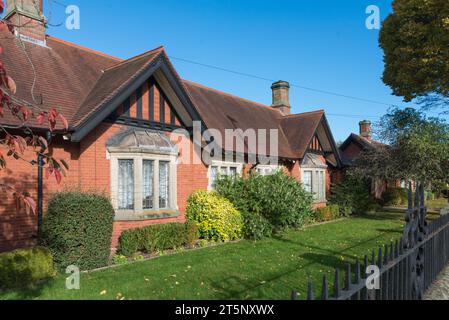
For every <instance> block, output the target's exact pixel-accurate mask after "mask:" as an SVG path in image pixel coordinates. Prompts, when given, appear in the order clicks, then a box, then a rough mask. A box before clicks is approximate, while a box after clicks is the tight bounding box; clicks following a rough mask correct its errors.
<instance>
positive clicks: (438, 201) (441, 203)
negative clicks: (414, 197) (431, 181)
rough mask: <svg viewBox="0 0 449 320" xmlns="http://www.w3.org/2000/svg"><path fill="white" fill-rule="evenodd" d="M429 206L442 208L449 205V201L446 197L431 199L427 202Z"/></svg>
mask: <svg viewBox="0 0 449 320" xmlns="http://www.w3.org/2000/svg"><path fill="white" fill-rule="evenodd" d="M426 205H427V207H429V208H430V209H442V208H444V207H446V206H447V205H448V201H447V199H445V198H441V199H435V200H430V201H427V202H426Z"/></svg>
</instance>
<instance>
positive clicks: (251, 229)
mask: <svg viewBox="0 0 449 320" xmlns="http://www.w3.org/2000/svg"><path fill="white" fill-rule="evenodd" d="M217 192H218V194H220V195H221V196H223V197H225V198H227V199H229V200H230V201H231V202H232V203H233V204H234V205H235V207H236V208H237V209H238V210H239V211H240V212H241V213H242V215H243V220H244V222H245V224H244V229H243V234H244V236H245V238H250V239H260V238H262V237H264V236H271V235H272V234H273V232H276V231H281V230H283V229H286V228H290V227H291V228H298V227H300V226H302V225H303V224H304V222H305V218H306V217H309V216H310V215H311V214H312V203H313V197H312V195H311V194H309V193H307V192H306V191H305V190H304V188H303V187H302V185H301V184H300V183H298V182H297V181H296V180H295V178H293V177H290V176H287V175H286V174H285V173H283V172H277V173H276V174H274V175H270V176H261V175H258V174H253V173H252V174H250V175H249V176H248V177H224V178H223V179H220V180H219V181H217Z"/></svg>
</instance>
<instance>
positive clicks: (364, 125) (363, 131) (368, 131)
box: [359, 120, 373, 140]
mask: <svg viewBox="0 0 449 320" xmlns="http://www.w3.org/2000/svg"><path fill="white" fill-rule="evenodd" d="M359 126H360V135H361V136H362V137H364V138H366V139H368V140H371V139H372V137H373V131H372V128H371V121H368V120H363V121H360V123H359Z"/></svg>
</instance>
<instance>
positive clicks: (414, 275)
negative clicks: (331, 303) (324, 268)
mask: <svg viewBox="0 0 449 320" xmlns="http://www.w3.org/2000/svg"><path fill="white" fill-rule="evenodd" d="M417 189H418V190H417V191H416V192H415V197H414V201H413V195H412V190H411V186H410V189H409V205H408V210H407V212H406V215H405V220H406V226H405V228H404V234H403V236H402V238H401V239H400V240H398V241H396V242H395V243H389V244H387V245H385V246H384V247H381V248H379V249H378V250H373V251H372V255H371V257H368V256H365V258H364V261H361V262H360V261H356V262H355V264H354V265H351V264H347V266H346V269H345V270H344V271H343V273H344V276H343V277H342V275H341V271H340V270H339V269H336V270H335V277H334V279H333V285H332V290H330V288H329V281H328V279H327V277H326V276H324V277H323V281H322V284H320V285H321V296H320V297H315V296H314V287H313V284H312V283H311V282H309V284H308V289H307V299H308V300H315V299H316V298H317V299H322V300H421V299H422V297H423V294H424V292H425V291H426V290H427V289H428V288H429V286H430V285H431V284H432V283H433V281H434V280H435V279H436V278H437V276H438V275H439V274H440V273H441V271H442V270H443V269H444V268H445V267H446V266H447V265H448V263H449V215H446V216H441V217H439V218H438V219H436V220H434V221H432V222H431V223H430V224H428V223H427V220H426V216H427V208H426V207H425V205H424V188H423V186H422V185H421V186H419V187H418V188H417ZM373 266H375V267H377V268H378V269H377V271H379V276H378V277H377V279H378V286H375V284H376V277H375V274H374V273H372V274H368V275H366V272H367V268H370V269H371V270H370V271H369V272H373V271H374V269H376V268H373ZM367 284H370V285H368V286H367ZM375 287H377V289H376V288H375ZM292 299H293V300H297V299H298V292H296V291H294V292H293V293H292Z"/></svg>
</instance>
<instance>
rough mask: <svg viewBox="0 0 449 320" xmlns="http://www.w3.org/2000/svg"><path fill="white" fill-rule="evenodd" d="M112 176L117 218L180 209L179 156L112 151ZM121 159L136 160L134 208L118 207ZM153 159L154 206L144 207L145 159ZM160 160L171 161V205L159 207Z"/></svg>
mask: <svg viewBox="0 0 449 320" xmlns="http://www.w3.org/2000/svg"><path fill="white" fill-rule="evenodd" d="M109 158H110V177H111V200H112V206H113V207H114V209H115V211H116V218H124V219H131V218H135V217H138V216H139V215H140V216H151V215H157V214H160V213H174V212H177V211H178V210H179V208H178V204H177V203H178V201H177V156H176V155H163V154H153V153H148V154H147V153H126V152H124V153H111V154H110V155H109ZM119 160H133V161H134V210H119V209H118V179H119V165H118V163H119ZM144 160H150V161H153V208H152V209H145V210H144V209H143V181H142V179H143V161H144ZM159 162H168V163H169V173H168V178H169V199H168V200H169V206H168V208H163V209H160V208H159Z"/></svg>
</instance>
